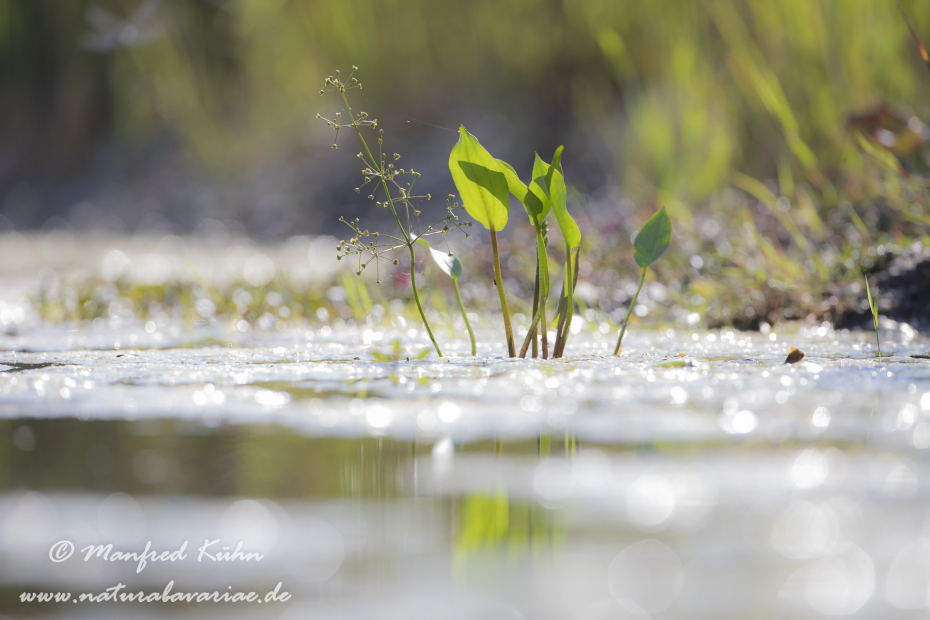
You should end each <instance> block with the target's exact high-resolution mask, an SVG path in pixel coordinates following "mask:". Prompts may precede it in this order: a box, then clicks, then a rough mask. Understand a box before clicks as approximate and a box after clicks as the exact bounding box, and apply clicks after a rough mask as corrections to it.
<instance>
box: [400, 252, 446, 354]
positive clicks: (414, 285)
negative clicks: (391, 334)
mask: <svg viewBox="0 0 930 620" xmlns="http://www.w3.org/2000/svg"><path fill="white" fill-rule="evenodd" d="M407 249H408V250H410V286H411V287H412V288H413V299H414V301H416V302H417V310H419V311H420V318H421V319H423V326H424V327H425V328H426V333H427V334H429V339H430V340H432V341H433V347H435V349H436V355H438V356H439V357H442V351H441V350H440V348H439V345H438V344H437V343H436V338H435V337H434V336H433V330H431V329H430V327H429V323H428V322H427V321H426V313H425V312H423V305H422V304H421V303H420V294H419V293H417V269H416V267H417V265H416V262H417V261H416V254H414V253H413V244H412V243H411V244H410V245H408V246H407Z"/></svg>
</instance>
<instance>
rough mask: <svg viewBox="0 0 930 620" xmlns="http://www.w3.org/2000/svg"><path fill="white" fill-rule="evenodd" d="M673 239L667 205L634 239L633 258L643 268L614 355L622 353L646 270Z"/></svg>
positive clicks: (650, 219)
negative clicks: (628, 325) (627, 329)
mask: <svg viewBox="0 0 930 620" xmlns="http://www.w3.org/2000/svg"><path fill="white" fill-rule="evenodd" d="M671 239H672V221H671V219H670V218H669V216H668V211H666V210H665V207H662V208H661V209H659V210H658V211H657V212H656V213H655V215H653V216H652V217H651V218H649V221H648V222H646V225H645V226H643V227H642V229H640V231H639V233H637V235H636V239H634V240H633V259H634V260H635V261H636V264H637V265H639V266H640V268H641V269H642V270H643V271H642V275H640V278H639V286H638V287H637V288H636V294H635V295H633V299H632V300H630V307H629V308H628V309H627V311H626V318H624V319H623V326H622V327H621V328H620V336H619V337H618V338H617V346H616V347H615V348H614V355H620V346H621V344H622V343H623V335H624V334H625V333H626V327H627V324H628V323H629V322H630V315H631V314H632V313H633V308H635V307H636V300H637V298H639V292H640V291H641V290H643V282H645V281H646V271H647V270H648V269H649V265H651V264H652V263H654V262H656V261H657V260H658V259H659V257H660V256H662V254H664V253H665V250H666V249H668V244H669V243H670V242H671Z"/></svg>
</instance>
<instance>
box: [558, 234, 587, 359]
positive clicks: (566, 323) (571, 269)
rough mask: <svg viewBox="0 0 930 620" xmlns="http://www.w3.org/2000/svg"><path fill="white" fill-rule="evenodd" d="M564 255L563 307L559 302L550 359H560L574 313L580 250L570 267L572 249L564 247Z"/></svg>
mask: <svg viewBox="0 0 930 620" xmlns="http://www.w3.org/2000/svg"><path fill="white" fill-rule="evenodd" d="M565 253H566V256H567V259H566V261H565V281H564V283H563V284H562V294H563V297H562V300H561V301H564V302H565V306H564V307H562V304H561V302H560V303H559V306H560V315H559V329H558V332H557V334H556V338H555V351H553V352H552V357H562V355H563V354H564V353H565V343H566V341H567V340H568V333H569V331H570V330H571V327H572V315H573V314H574V313H575V294H574V291H575V285H576V284H577V283H578V261H579V256H578V254H581V248H579V249H578V252H577V254H576V255H575V264H574V266H573V265H572V249H571V248H570V247H568V245H567V244H566V246H565Z"/></svg>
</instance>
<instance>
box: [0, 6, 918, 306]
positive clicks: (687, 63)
mask: <svg viewBox="0 0 930 620" xmlns="http://www.w3.org/2000/svg"><path fill="white" fill-rule="evenodd" d="M901 4H902V8H903V10H904V11H905V12H906V13H907V14H908V16H909V17H910V19H911V21H912V23H913V24H914V26H915V29H916V31H917V32H918V33H921V34H923V35H924V36H925V38H926V37H928V36H930V5H927V4H926V3H922V2H917V1H914V0H905V1H904V2H902V3H901ZM140 6H141V7H142V8H140ZM95 7H96V8H95ZM101 10H103V11H108V12H109V15H110V16H111V18H112V17H113V16H117V17H118V18H119V19H122V20H126V21H118V20H117V21H114V19H115V18H113V19H111V20H110V22H107V23H109V24H110V26H109V28H110V31H112V33H115V34H113V35H112V36H110V38H109V39H107V37H106V36H104V35H105V33H106V31H107V28H105V27H102V26H101V23H102V22H106V20H101V19H98V18H99V17H100V15H101V13H100V11H101ZM140 13H141V14H142V15H141V17H140ZM94 16H96V17H94ZM134 16H135V17H134ZM91 22H93V24H92V23H91ZM101 32H103V33H104V34H101ZM351 64H356V65H358V66H359V67H361V69H362V72H363V73H362V74H361V77H362V79H363V82H364V84H365V90H364V93H363V94H364V96H365V101H364V102H363V103H364V105H365V106H366V107H369V106H370V109H372V110H374V111H376V112H379V114H378V115H379V116H381V117H382V118H381V119H379V120H381V121H382V122H383V124H385V125H387V126H390V124H393V125H394V126H395V128H401V129H404V130H406V131H408V133H409V135H410V136H413V138H415V140H414V142H415V143H416V144H422V146H423V148H424V150H423V152H424V154H426V155H429V156H430V157H432V156H433V155H439V151H438V150H437V151H436V152H434V151H432V150H430V148H432V147H431V146H430V145H429V144H427V143H428V142H429V141H428V140H425V139H422V140H421V138H422V136H423V135H424V134H420V133H416V131H415V130H414V129H413V128H412V127H413V125H411V124H408V123H406V120H407V119H420V120H422V121H424V122H428V123H430V124H434V125H440V126H446V127H455V126H457V125H458V124H459V123H460V122H462V123H466V124H467V125H468V126H472V125H474V126H475V129H476V130H477V131H480V132H481V133H482V135H491V136H494V139H495V140H497V141H498V143H497V144H490V145H489V148H492V150H493V151H494V152H495V153H499V154H500V156H501V157H503V158H504V159H507V160H508V161H513V162H514V165H515V166H516V167H518V168H520V167H521V166H525V165H526V164H527V163H528V162H523V161H519V160H518V159H515V158H513V157H511V155H512V154H513V153H512V151H513V150H514V149H515V148H516V146H515V145H520V146H521V148H525V147H526V145H529V146H530V147H531V148H533V149H534V150H536V151H538V152H541V153H550V152H552V151H553V150H554V148H555V147H556V146H558V145H559V144H565V145H566V153H569V154H570V155H569V156H567V157H566V161H565V166H566V168H568V172H569V173H570V174H569V176H570V178H571V179H572V182H573V183H574V184H575V186H574V187H570V188H569V201H570V202H571V201H574V202H575V203H583V204H582V206H583V207H587V209H583V211H584V215H582V216H581V217H580V221H579V224H580V225H583V226H588V227H589V230H598V231H599V232H600V233H601V234H602V235H604V236H605V238H604V239H594V240H592V241H591V243H590V245H591V246H592V247H591V248H588V249H589V250H590V249H595V250H598V249H599V250H600V256H601V257H602V258H601V259H600V260H601V261H602V263H603V266H606V267H607V268H609V269H614V270H616V271H617V272H619V273H621V274H624V275H625V274H626V273H629V270H630V268H631V267H632V265H630V264H628V261H626V259H624V258H622V257H620V258H618V257H617V256H615V255H614V253H611V252H609V251H608V250H610V248H611V247H612V246H615V245H616V244H617V242H618V240H620V241H622V242H623V243H625V240H626V239H627V238H628V236H627V235H628V233H629V232H632V231H633V230H636V229H638V227H639V226H640V225H642V223H643V222H644V221H645V219H646V217H647V215H648V214H649V213H651V212H653V211H654V210H655V208H658V207H659V206H662V205H667V206H668V210H669V212H670V214H671V215H672V217H673V219H674V220H675V221H676V235H677V234H678V233H679V232H680V237H677V236H676V244H677V246H678V247H673V248H672V252H671V253H670V257H669V266H668V267H667V271H668V272H667V273H665V274H663V277H664V278H665V280H666V281H668V282H672V283H674V282H675V281H676V280H677V282H678V283H677V284H676V285H675V286H673V287H672V291H671V293H670V297H669V298H670V299H672V300H673V301H674V303H676V304H678V305H679V306H680V307H681V308H684V309H685V310H689V311H690V310H695V311H698V312H700V313H702V316H706V317H708V322H709V323H710V324H721V323H730V322H734V321H736V322H737V324H740V321H743V323H745V322H746V320H748V321H749V324H751V323H753V322H755V321H758V320H760V319H762V318H764V319H765V320H769V321H774V320H779V319H782V318H803V317H812V318H814V317H817V318H820V317H826V318H830V317H831V316H833V315H835V312H837V311H838V310H837V308H838V306H837V305H836V303H835V302H832V303H831V304H830V305H829V306H824V305H823V303H825V302H824V300H825V299H828V298H830V297H833V298H836V299H839V300H840V301H842V300H843V299H844V298H847V297H850V296H856V295H858V294H859V293H862V291H861V290H860V288H857V287H858V285H856V286H853V284H852V283H853V281H858V279H859V272H860V271H861V270H863V269H865V270H869V269H871V268H873V263H874V261H875V260H883V259H882V257H884V256H886V255H887V256H891V255H892V254H894V253H896V252H898V251H901V250H903V249H904V248H906V247H908V244H910V243H911V242H912V241H913V240H920V239H922V238H923V237H921V235H925V234H926V229H927V224H928V223H930V216H928V214H927V210H926V204H927V189H926V187H925V183H924V181H923V177H922V176H920V173H921V171H922V170H925V169H926V164H925V163H924V162H923V161H922V157H921V156H920V153H918V154H917V155H916V156H914V157H912V158H910V159H907V158H905V157H903V156H900V155H899V154H897V153H896V155H899V158H896V157H895V155H892V154H891V153H890V152H889V151H887V150H885V149H884V148H882V147H881V146H880V145H878V144H877V143H876V142H875V141H874V140H868V139H860V138H859V137H857V136H856V135H854V132H853V131H851V129H852V128H853V127H854V125H853V124H850V123H849V122H848V121H849V119H850V117H851V116H852V115H854V114H862V113H868V112H870V111H871V110H874V109H876V108H877V106H879V105H880V104H882V103H887V104H890V105H891V106H892V108H893V109H894V110H897V111H900V112H902V113H903V114H904V116H903V117H902V118H904V119H906V118H907V115H908V114H910V113H914V114H915V115H916V118H919V119H924V120H926V119H928V118H930V105H928V101H930V98H928V95H930V75H928V73H927V67H926V66H925V65H924V64H923V63H922V61H921V59H920V56H919V54H918V52H917V49H916V47H915V45H914V43H913V41H912V40H911V38H910V35H909V33H908V30H907V26H906V24H905V21H904V20H903V19H902V16H901V14H900V13H899V10H898V7H897V4H896V3H894V2H889V1H887V0H844V1H843V2H835V1H832V0H780V1H778V2H771V1H769V0H740V1H730V0H727V1H717V0H706V1H702V2H694V1H691V0H651V1H650V2H634V1H628V2H618V1H615V0H538V1H530V0H513V1H510V2H506V3H501V2H497V1H492V0H474V1H471V2H467V3H465V2H453V1H451V0H407V1H406V2H399V1H396V0H386V1H383V2H377V3H372V2H367V1H361V0H338V1H337V0H316V1H314V2H297V1H293V0H292V1H288V0H227V1H223V0H212V1H209V2H208V1H206V0H192V1H190V2H183V3H169V2H163V3H160V4H153V3H148V4H145V5H143V4H141V3H140V2H138V1H133V2H129V1H128V0H107V1H103V0H101V1H100V2H99V3H92V2H89V1H87V0H75V1H74V2H69V3H66V4H64V5H62V4H61V3H57V2H54V1H53V0H32V1H30V2H20V1H17V0H0V135H2V136H3V137H4V140H2V142H3V144H4V145H5V151H4V152H5V153H7V156H6V159H4V162H6V163H5V164H4V166H0V168H2V170H0V191H2V189H3V188H4V187H8V186H9V184H10V183H11V182H12V180H15V178H16V175H17V174H20V173H21V172H22V170H23V169H24V168H23V166H24V165H25V164H24V163H23V162H25V161H32V162H33V164H34V165H36V166H41V165H45V166H49V165H59V164H60V165H62V166H65V164H66V163H67V162H69V161H71V162H75V161H80V162H84V161H85V160H86V159H87V158H88V157H89V154H90V153H92V152H93V148H92V147H93V145H94V144H96V142H95V141H94V140H95V139H97V138H99V137H100V136H102V135H112V136H115V137H116V138H117V139H118V141H119V143H120V144H123V145H132V144H136V145H138V144H144V143H145V142H146V141H147V140H151V139H153V136H158V135H162V134H164V133H165V132H167V133H168V134H170V135H171V136H173V137H174V139H175V140H176V141H177V142H178V144H179V145H180V147H181V149H182V152H183V153H184V157H186V158H187V159H186V161H189V162H190V163H191V164H192V166H194V167H200V168H203V169H206V170H212V171H220V172H224V171H225V172H233V173H239V172H241V171H248V170H251V169H252V168H253V167H254V166H256V165H258V163H259V162H266V163H267V162H268V161H286V160H287V158H292V157H297V156H300V155H302V154H303V155H306V154H308V153H316V152H318V151H320V150H321V149H322V148H324V147H325V145H328V144H329V142H328V141H327V139H326V138H324V137H323V135H322V134H319V135H318V134H316V133H314V132H315V131H316V129H315V128H314V126H313V123H312V120H313V118H314V116H315V114H316V113H317V112H318V111H320V110H321V109H322V108H321V106H323V103H322V102H321V101H320V99H319V96H318V91H319V87H320V84H321V83H322V79H323V78H324V77H325V76H326V75H327V74H328V73H329V72H331V71H332V69H333V68H334V67H343V68H346V67H348V66H349V65H351ZM37 102H38V103H37ZM324 111H325V110H324ZM902 122H905V123H906V122H907V121H906V120H904V121H902ZM427 130H428V131H431V132H433V134H430V135H437V134H438V135H440V137H441V138H442V139H443V140H445V139H446V138H448V143H449V145H451V144H452V142H454V138H453V137H452V134H449V136H445V135H444V134H443V133H442V132H441V130H438V129H433V128H427ZM411 132H412V133H411ZM400 133H401V134H403V131H401V132H400ZM37 136H38V137H37ZM408 137H409V136H408ZM413 138H411V139H413ZM401 139H407V138H403V137H402V138H401ZM430 139H432V138H430ZM417 140H419V142H417ZM43 145H44V147H43ZM27 147H28V148H27ZM444 149H445V150H446V152H447V149H448V145H444ZM9 152H13V153H14V156H13V157H12V159H11V157H10V156H9ZM326 154H327V155H328V152H327V153H326ZM353 154H354V153H348V154H347V156H349V155H353ZM308 157H310V159H308V160H307V161H308V162H310V163H308V165H307V168H306V174H307V176H308V177H309V178H311V179H312V180H313V182H315V183H317V184H324V185H325V183H326V182H327V179H328V178H329V177H330V176H332V169H340V170H341V169H342V167H344V163H345V162H343V161H341V160H339V161H337V160H338V158H335V159H334V160H333V161H331V162H328V163H323V162H322V159H321V158H319V159H314V157H313V156H312V155H308ZM421 157H422V156H421ZM436 159H437V161H438V165H437V166H435V169H436V171H439V170H441V169H442V165H441V164H442V163H444V162H443V158H442V156H441V155H439V156H438V157H437V158H436ZM10 161H12V162H13V163H12V164H11V163H9V162H10ZM36 162H38V163H36ZM311 164H312V165H311ZM430 165H431V164H430V163H429V162H428V161H427V162H426V163H425V164H424V165H423V168H424V169H425V171H426V172H427V173H428V172H429V167H430ZM326 166H332V169H331V168H327V167H326ZM902 166H903V169H906V170H909V171H910V172H911V173H915V172H916V173H917V174H911V176H906V175H902V174H901V172H902ZM417 167H418V168H420V167H421V166H420V164H419V163H418V164H417ZM17 171H19V172H17ZM433 176H434V177H436V178H434V179H431V180H430V182H431V183H439V184H442V183H446V184H447V185H449V186H450V188H451V183H449V182H448V181H449V179H446V178H444V177H443V175H442V174H441V173H440V174H434V175H433ZM611 185H617V186H619V187H620V188H622V194H617V193H610V192H608V191H602V190H604V188H605V187H609V186H611ZM438 191H441V190H437V193H438ZM621 195H622V196H623V197H625V198H627V199H629V200H628V201H623V200H619V196H621ZM589 198H590V200H589ZM352 199H354V196H352ZM338 200H343V198H341V196H340V197H338V198H333V199H332V200H330V199H329V198H326V199H325V200H323V201H322V202H323V204H316V205H312V207H313V208H315V209H316V212H317V213H320V210H329V209H331V208H333V207H335V206H338V205H336V204H330V202H336V201H338ZM346 200H348V199H346ZM318 202H319V201H318ZM306 203H307V201H304V203H303V204H304V205H305V206H306ZM605 213H606V215H605ZM611 218H613V219H611ZM325 220H326V218H325V217H324V218H316V219H315V220H314V221H316V222H319V221H325ZM708 221H710V222H714V223H716V225H717V227H716V228H714V226H709V225H708ZM511 234H519V233H517V232H513V233H511ZM879 247H880V248H881V249H878V250H876V248H879ZM586 251H587V250H586ZM693 256H698V257H700V260H699V261H696V260H693V259H692V257H693ZM475 260H476V261H478V260H480V257H478V258H476V259H475ZM466 262H467V260H466ZM592 263H593V264H594V266H595V268H596V269H595V271H596V272H598V273H600V271H598V270H599V269H600V267H601V266H602V265H599V264H598V262H597V261H596V260H594V259H592ZM466 267H468V266H467V265H466ZM504 275H505V278H506V277H507V276H508V274H507V272H506V270H505V274H504ZM582 276H583V278H582V279H584V274H582ZM553 277H556V274H553ZM595 284H597V283H596V282H595ZM847 284H848V285H849V286H852V287H853V288H849V287H847ZM614 285H615V284H614ZM604 286H605V287H609V286H611V283H610V282H606V283H604ZM607 292H608V293H609V292H610V291H609V290H608V291H607ZM854 294H855V295H854ZM620 297H622V295H621V296H620ZM614 299H615V300H616V301H618V302H620V303H623V301H622V299H620V298H618V297H617V296H614ZM608 301H610V300H609V299H608ZM840 305H842V304H840ZM601 309H602V310H603V311H605V312H607V311H610V310H609V309H607V308H601ZM831 313H833V314H831ZM741 317H742V318H741Z"/></svg>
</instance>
